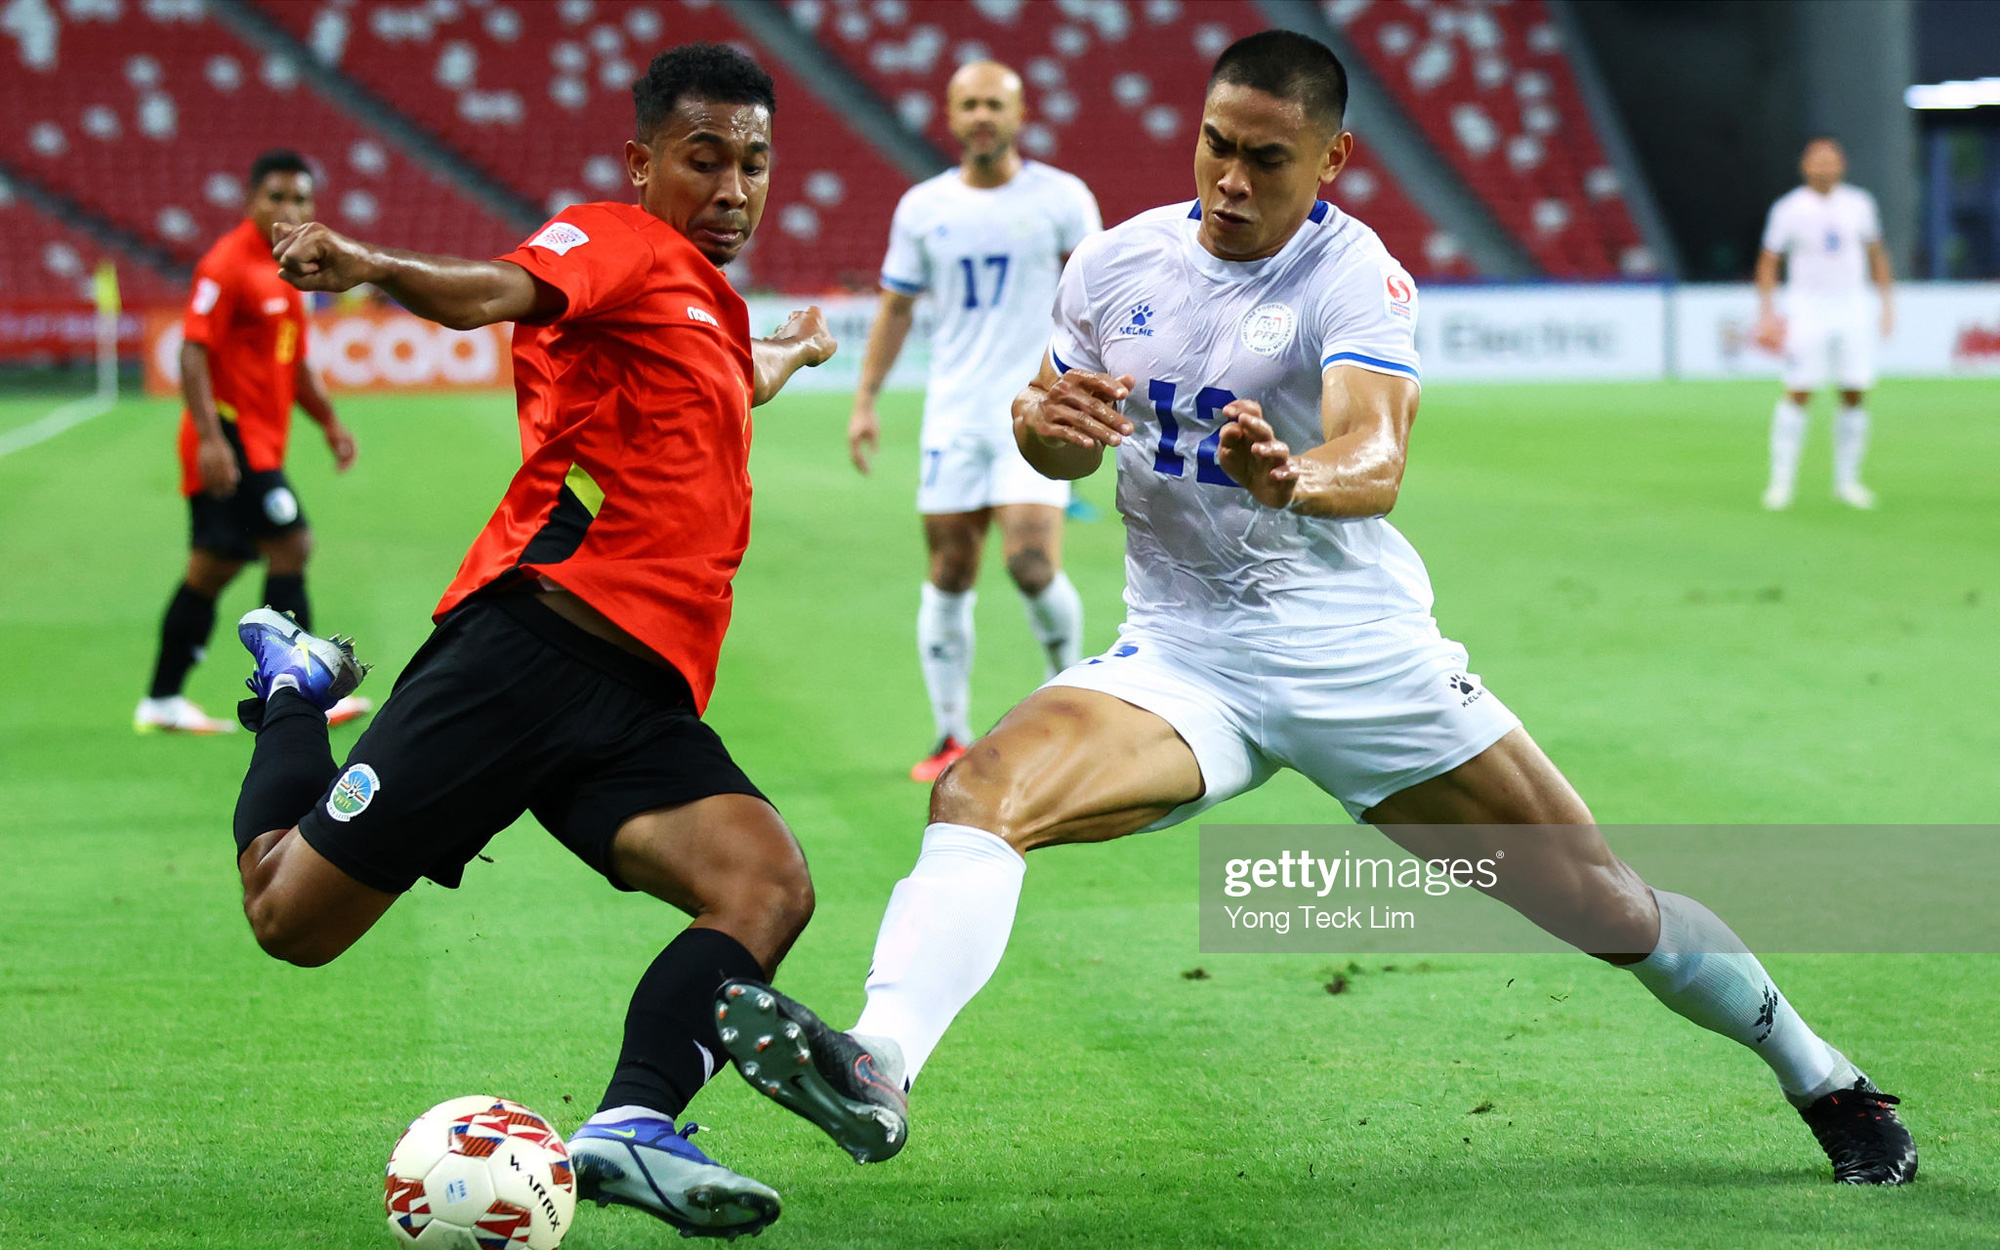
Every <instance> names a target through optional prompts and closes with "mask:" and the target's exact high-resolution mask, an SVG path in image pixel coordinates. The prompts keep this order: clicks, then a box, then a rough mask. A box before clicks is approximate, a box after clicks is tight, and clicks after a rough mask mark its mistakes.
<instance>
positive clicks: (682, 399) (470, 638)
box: [235, 44, 834, 1236]
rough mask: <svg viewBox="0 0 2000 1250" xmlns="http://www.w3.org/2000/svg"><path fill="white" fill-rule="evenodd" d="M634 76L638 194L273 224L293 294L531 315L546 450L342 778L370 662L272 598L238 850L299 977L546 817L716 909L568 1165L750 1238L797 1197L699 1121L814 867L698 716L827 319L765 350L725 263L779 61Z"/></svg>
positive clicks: (716, 1231) (567, 840)
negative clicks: (403, 900) (776, 410)
mask: <svg viewBox="0 0 2000 1250" xmlns="http://www.w3.org/2000/svg"><path fill="white" fill-rule="evenodd" d="M632 90H633V97H634V105H635V111H636V113H637V126H636V137H635V138H634V139H633V140H631V141H629V142H627V143H626V145H625V151H624V157H625V167H626V172H627V176H628V177H629V178H630V180H631V182H632V184H633V185H634V186H635V187H637V188H638V193H639V203H638V204H612V203H604V204H577V205H572V206H571V207H569V208H566V209H564V210H563V211H562V212H561V213H559V214H557V215H556V217H555V219H554V220H553V221H550V222H549V223H548V224H547V225H545V226H544V227H543V228H542V229H541V230H540V231H539V232H537V233H536V234H535V236H534V237H533V238H530V239H529V240H528V241H527V242H525V243H523V244H522V245H521V246H520V247H518V248H516V249H515V250H514V251H512V252H509V253H508V254H507V255H505V256H503V257H501V258H499V259H498V260H491V261H486V260H461V259H459V258H457V257H451V256H432V255H421V254H418V253H415V252H405V251H398V250H395V249H392V248H382V247H375V246H372V245H370V244H367V243H362V242H358V241H356V240H353V239H349V238H345V237H343V236H341V235H339V234H336V233H334V232H333V231H331V230H328V229H326V228H325V227H323V226H318V225H313V226H305V227H301V228H298V229H295V230H292V231H289V232H285V233H282V234H281V236H280V241H279V243H278V246H277V254H278V258H279V261H280V263H281V265H282V266H283V270H284V273H285V275H286V277H287V278H288V279H289V280H291V281H293V282H295V283H297V284H298V285H299V286H300V287H301V288H304V289H307V290H317V291H344V290H349V289H351V288H353V287H355V286H359V285H361V284H363V283H369V284H372V285H374V286H376V287H379V288H381V289H382V290H384V291H386V292H388V293H389V294H390V295H391V296H392V297H394V298H395V300H396V301H397V302H398V303H400V304H402V305H403V306H404V307H405V308H407V309H409V310H410V311H411V312H413V313H415V314H417V315H418V316H420V317H427V318H429V319H431V320H433V321H436V322H439V323H440V324H443V325H448V326H452V327H453V328H456V329H471V328H473V327H476V326H483V325H492V324H494V323H496V322H501V321H512V322H515V323H517V324H516V327H515V331H514V341H513V363H514V379H515V391H516V396H517V399H518V402H519V408H520V413H519V416H520V426H521V449H522V465H521V467H520V469H519V470H518V471H517V472H516V473H515V474H514V476H513V480H512V481H511V482H510V483H509V484H508V486H507V491H506V494H505V495H504V496H503V497H502V499H501V500H500V503H499V506H498V507H497V508H496V509H495V510H494V513H493V516H492V518H491V519H490V520H488V521H487V523H486V528H485V529H484V530H482V531H481V533H480V535H479V537H478V538H477V539H476V540H475V541H474V543H473V545H472V549H471V550H470V551H468V552H467V553H466V556H465V560H464V561H463V563H461V564H460V566H459V570H458V576H457V577H456V578H455V579H454V580H453V582H452V585H451V588H450V589H449V590H447V591H446V592H445V596H444V598H443V600H442V601H441V602H440V603H439V604H438V607H437V610H436V612H435V614H434V619H435V620H436V623H437V628H436V630H435V631H434V632H433V633H432V634H431V637H430V639H429V641H427V642H426V643H425V644H424V646H423V649H422V650H420V651H419V652H418V653H417V654H416V656H415V657H414V658H413V659H412V660H411V661H410V663H409V665H408V666H407V667H406V668H405V669H404V670H403V673H402V676H401V677H400V678H399V679H398V681H397V683H396V687H395V690H394V691H393V692H392V693H391V694H390V696H389V699H388V701H387V702H386V703H385V704H384V705H383V707H382V711H381V713H380V714H379V715H377V716H376V717H375V719H374V720H373V721H372V722H371V723H370V724H369V726H368V729H367V731H366V732H364V733H363V734H362V735H361V739H360V741H358V742H356V743H355V744H354V749H353V750H352V751H351V752H350V753H349V755H348V762H347V765H346V767H345V768H344V769H343V768H340V767H338V766H336V765H335V764H334V762H333V755H332V752H331V751H330V749H329V747H328V744H327V730H326V722H325V719H324V718H323V717H322V716H320V715H319V711H318V709H320V708H323V707H326V706H327V705H329V704H330V703H332V701H333V700H334V698H335V697H337V696H339V695H341V694H343V693H345V692H346V690H349V689H352V687H353V686H354V685H355V684H356V683H357V682H359V680H360V679H361V677H362V675H363V672H364V670H363V669H362V667H361V666H360V665H359V664H357V663H356V662H355V659H354V655H353V651H352V649H351V648H350V647H348V646H347V645H345V644H343V643H342V642H341V640H340V639H338V638H332V639H326V638H317V637H314V636H313V635H311V634H309V633H307V632H306V631H304V630H302V629H300V628H298V626H297V625H295V624H294V623H292V622H290V621H288V620H286V619H285V618H284V617H282V616H279V615H278V614H277V613H275V612H271V611H269V610H268V609H261V608H260V609H258V610H257V611H255V612H252V613H250V614H249V615H248V616H246V617H244V618H243V620H242V621H241V622H240V624H239V625H238V633H239V635H240V636H241V637H242V639H243V641H244V644H245V645H246V646H248V647H249V648H250V650H251V652H252V654H253V655H255V656H256V657H257V671H256V675H255V677H254V679H253V681H252V685H251V689H252V690H253V692H254V693H255V694H256V695H257V698H255V699H252V700H248V701H246V703H245V704H244V706H243V707H242V708H241V709H240V711H241V714H242V715H243V716H244V719H245V720H246V722H249V723H253V724H254V725H255V727H256V730H257V746H256V750H255V752H254V753H253V754H252V756H251V761H250V769H249V773H248V775H246V776H245V777H244V779H243V788H242V793H241V796H240V798H239V799H238V802H237V808H236V820H235V833H236V850H237V866H238V868H239V870H240V872H241V875H242V879H243V910H244V912H245V914H246V915H248V916H249V918H250V922H251V927H252V930H253V931H254V933H255V934H256V937H257V940H258V943H259V944H260V945H261V946H262V947H263V948H264V949H265V950H266V951H267V952H269V953H270V954H272V955H274V956H276V957H279V958H282V959H287V960H290V961H291V962H293V963H298V964H304V965H318V964H324V963H326V962H328V961H329V960H332V959H334V958H335V957H337V956H338V955H340V953H341V952H342V951H344V950H346V949H347V947H348V946H349V945H351V944H352V943H354V942H355V941H356V940H358V939H359V938H360V937H361V935H362V934H364V933H366V932H367V931H368V929H369V928H370V927H371V926H372V925H373V924H374V923H375V921H376V920H377V919H379V918H380V917H381V915H382V914H383V912H385V911H387V910H388V909H389V907H390V906H391V905H393V904H394V903H395V901H396V900H397V899H398V898H399V897H401V896H402V895H403V893H404V892H406V891H408V890H409V889H411V888H412V887H413V886H415V885H416V883H417V882H418V881H419V880H420V879H422V878H425V877H428V878H430V879H431V880H433V881H436V882H439V883H440V884H443V885H446V886H456V885H458V884H459V881H460V878H461V875H462V873H463V871H464V867H465V865H466V863H467V862H468V861H470V860H471V859H472V857H473V856H474V855H476V854H478V852H479V850H480V848H481V847H483V846H484V845H485V844H486V841H487V839H489V838H491V837H492V836H493V835H494V834H497V833H499V832H500V831H501V830H502V829H505V828H506V827H507V826H509V825H511V824H513V823H514V822H515V821H516V820H517V819H519V818H520V817H521V816H522V814H523V813H525V812H530V811H532V812H533V813H534V816H535V819H536V820H537V821H539V822H540V823H541V824H542V826H543V827H544V828H546V829H547V830H548V831H549V832H550V833H551V834H553V835H554V836H555V837H556V838H557V839H558V840H560V841H561V842H562V844H563V845H564V846H565V847H567V848H568V849H569V850H570V851H571V852H573V853H574V854H575V855H576V856H577V857H578V858H580V859H582V860H583V861H584V862H585V863H586V864H588V865H589V866H590V867H591V868H593V869H594V870H596V871H597V872H599V873H601V874H602V875H603V876H604V877H605V879H606V880H607V881H609V882H610V883H611V884H612V885H613V886H615V887H617V888H619V889H622V890H643V891H645V892H647V893H649V894H651V895H653V896H655V897H656V898H659V899H661V900H663V901H665V902H666V903H668V904H670V905H672V906H674V907H676V908H679V909H680V910H681V911H684V912H686V913H688V914H689V915H691V916H693V917H694V922H693V923H692V924H691V925H689V926H687V927H686V928H685V929H683V930H682V931H681V932H680V933H679V934H678V935H677V936H676V937H675V938H674V939H673V940H672V941H671V942H670V943H668V944H667V946H666V948H665V949H664V950H662V951H661V952H660V954H659V955H658V957H657V958H655V959H654V961H653V963H652V965H651V967H649V968H648V969H647V970H646V972H645V974H644V975H643V976H642V977H641V978H640V980H639V984H638V986H637V987H636V988H635V989H634V990H633V991H632V998H631V1007H630V1010H629V1012H628V1014H627V1016H626V1023H625V1040H624V1046H623V1048H622V1049H621V1050H620V1052H619V1055H618V1061H617V1066H616V1067H615V1068H614V1070H613V1072H612V1076H611V1080H610V1083H609V1085H608V1086H607V1088H606V1090H605V1093H604V1098H603V1100H602V1102H601V1103H600V1104H599V1107H598V1111H597V1114H595V1115H593V1116H592V1117H591V1118H590V1120H589V1121H588V1122H587V1123H585V1124H584V1125H583V1127H581V1128H579V1129H578V1130H577V1133H576V1136H575V1137H574V1138H573V1139H572V1140H571V1142H570V1147H569V1149H570V1158H571V1160H572V1161H573V1162H574V1163H575V1165H576V1179H577V1186H578V1191H577V1196H578V1197H579V1198H582V1199H586V1200H591V1199H594V1200H596V1201H598V1202H600V1203H611V1202H615V1203H620V1204H623V1205H627V1206H633V1207H637V1208H639V1209H641V1210H644V1211H646V1212H648V1213H649V1214H652V1215H654V1216H657V1217H658V1218H660V1219H662V1220H665V1221H667V1222H668V1223H670V1224H672V1225H673V1226H674V1227H676V1228H678V1229H680V1230H681V1231H682V1232H683V1233H685V1234H688V1235H690V1236H692V1235H695V1234H701V1235H712V1236H735V1235H739V1234H742V1233H753V1232H756V1231H757V1230H758V1229H760V1228H762V1227H764V1225H766V1224H769V1223H770V1222H771V1221H772V1220H774V1219H776V1218H778V1213H779V1200H778V1195H777V1194H776V1193H775V1192H773V1191H772V1190H771V1189H770V1188H769V1187H768V1186H765V1185H763V1184H760V1183H759V1182H757V1181H755V1180H752V1179H751V1178H749V1177H747V1176H742V1175H739V1174H737V1173H735V1172H732V1171H730V1170H729V1169H728V1168H726V1167H723V1166H722V1165H720V1164H718V1163H716V1162H715V1161H714V1160H713V1159H710V1158H709V1157H708V1156H707V1155H706V1154H704V1153H703V1152H702V1151H701V1149H700V1148H699V1147H697V1146H695V1145H694V1144H693V1143H691V1142H689V1141H688V1140H687V1138H688V1135H689V1134H691V1133H693V1131H694V1126H693V1125H688V1126H687V1127H686V1129H685V1130H679V1129H676V1127H675V1125H674V1117H676V1116H678V1115H679V1114H680V1113H681V1111H682V1109H683V1108H685V1107H686V1105H687V1103H688V1100H689V1099H690V1098H692V1097H694V1095H695V1093H696V1091H698V1090H699V1089H701V1087H702V1085H703V1084H704V1083H706V1082H707V1080H708V1079H709V1077H710V1076H712V1075H713V1074H714V1073H715V1070H716V1068H717V1067H718V1066H719V1065H720V1063H721V1062H722V1060H721V1058H720V1056H721V1043H720V1041H718V1040H717V1038H716V1036H715V1021H714V1018H713V1015H712V1013H711V1008H710V1006H709V1003H710V1000H711V998H712V996H713V995H714V993H715V991H716V988H717V987H718V986H719V985H720V984H721V983H722V981H723V980H724V978H726V977H731V976H757V975H769V974H770V973H771V972H773V971H775V970H776V968H777V966H778V962H779V961H780V960H781V959H783V958H784V955H785V951H786V950H787V949H789V948H790V946H791V944H792V942H793V940H794V939H795V938H797V937H798V935H799V931H800V930H801V929H803V928H804V927H805V924H806V920H807V918H808V917H810V916H811V914H812V907H813V896H812V880H811V877H810V876H809V874H808V873H807V871H806V863H805V857H804V855H803V854H802V853H801V852H800V851H799V846H798V843H797V842H796V841H794V840H793V838H792V833H791V830H790V829H788V828H786V826H785V822H784V821H783V820H782V819H780V818H779V816H778V813H777V811H776V810H775V809H774V808H773V807H772V806H771V804H770V803H769V802H767V801H766V800H765V799H764V796H763V795H762V794H761V793H759V792H758V790H757V787H756V786H755V785H754V784H752V783H751V781H750V779H749V778H748V777H746V776H744V774H743V770H742V769H740V768H738V767H737V766H736V764H735V762H734V761H733V760H731V759H730V757H729V751H728V749H727V748H726V747H725V746H724V745H723V743H722V740H721V739H720V738H719V737H717V736H716V734H715V731H714V730H713V729H710V728H709V727H708V725H707V724H706V723H704V722H703V721H702V720H701V713H702V712H703V711H704V710H705V708H706V706H707V703H708V696H709V692H710V690H712V689H713V687H714V684H715V665H716V658H717V655H718V653H719V652H720V650H721V647H722V639H723V634H724V633H725V631H726V630H727V629H728V626H729V617H730V604H731V597H732V591H731V582H732V579H733V578H734V577H735V574H736V569H737V567H738V565H739V564H740V563H741V562H742V558H743V551H744V548H745V546H746V545H747V544H748V542H749V540H750V470H749V460H750V435H751V412H750V410H751V408H752V407H753V406H754V405H757V404H762V403H764V402H766V401H767V400H769V399H770V398H771V397H772V396H773V395H775V394H776V393H777V392H778V389H779V388H780V387H782V386H783V385H784V384H785V381H786V380H787V379H788V378H790V377H791V375H792V374H793V373H794V372H795V371H796V370H798V369H800V368H802V367H805V366H809V365H816V364H818V363H820V362H821V361H823V360H825V359H826V358H827V357H829V356H831V355H832V354H833V349H834V344H833V340H832V338H831V336H830V335H829V334H828V333H827V331H826V322H825V319H824V318H822V317H821V316H820V315H819V312H818V310H817V309H813V310H810V311H808V312H804V313H797V314H794V315H793V317H792V318H791V319H790V320H789V321H788V322H787V323H786V325H785V327H784V328H783V329H781V330H780V331H779V333H778V336H777V337H775V338H772V339H761V340H756V341H754V342H753V341H752V339H751V338H750V313H749V309H748V307H747V306H746V305H745V304H744V302H743V297H742V296H740V295H738V294H737V293H736V292H735V290H733V289H732V288H731V286H730V284H729V280H728V279H727V278H726V277H724V276H723V274H722V271H721V269H720V268H719V266H722V265H725V264H727V263H729V262H730V261H732V260H734V259H735V258H736V256H737V255H738V254H739V253H740V252H741V251H742V250H743V248H744V247H745V245H747V244H748V243H749V242H750V238H751V236H752V235H753V234H754V233H755V231H756V228H757V223H758V220H759V218H760V217H761V216H762V214H763V211H764V202H765V197H766V194H767V192H768V190H769V186H770V183H769V175H770V169H771V124H772V114H773V112H774V111H775V107H776V100H775V96H774V91H773V86H772V83H771V79H770V76H769V75H767V74H765V73H764V71H763V70H762V69H761V68H759V67H758V66H757V64H756V63H755V62H754V61H752V60H751V59H750V58H749V57H747V56H745V55H743V54H742V53H741V52H738V51H736V50H735V49H733V48H728V47H723V46H720V45H717V44H691V45H688V46H686V47H680V48H674V49H671V50H669V51H666V52H662V53H660V54H659V56H657V57H655V58H654V60H653V62H652V64H651V66H650V68H649V69H648V70H647V72H646V75H645V77H644V78H642V79H640V80H639V82H638V83H636V84H635V85H634V86H633V89H632ZM578 971H579V974H580V975H583V976H586V977H588V976H591V975H593V973H594V971H595V970H594V969H592V968H588V967H586V968H580V969H579V970H578Z"/></svg>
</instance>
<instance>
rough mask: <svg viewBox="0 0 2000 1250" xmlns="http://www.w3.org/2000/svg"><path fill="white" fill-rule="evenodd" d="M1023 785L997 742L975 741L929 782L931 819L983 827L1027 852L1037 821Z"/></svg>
mask: <svg viewBox="0 0 2000 1250" xmlns="http://www.w3.org/2000/svg"><path fill="white" fill-rule="evenodd" d="M1023 789H1024V788H1023V787H1022V785H1021V784H1020V779H1019V777H1018V775H1017V773H1016V770H1014V769H1013V768H1012V767H1010V766H1009V765H1008V763H1007V761H1006V759H1005V758H1004V756H1003V753H1002V752H1001V751H1000V750H999V749H998V748H997V747H994V746H992V745H989V744H986V743H981V742H975V743H973V744H972V747H971V749H969V750H968V751H966V753H965V754H964V755H961V756H959V757H958V759H957V760H955V761H953V763H952V765H951V767H949V768H947V769H945V770H944V772H943V773H942V774H941V775H940V776H939V777H938V779H937V783H936V784H935V785H934V786H932V787H931V823H932V824H951V825H970V826H971V827H972V828H974V829H984V830H985V831H986V832H988V833H991V834H994V835H996V836H998V837H1001V838H1005V839H1006V840H1007V841H1008V842H1009V843H1011V844H1013V846H1014V848H1015V849H1016V850H1022V851H1025V850H1026V849H1027V844H1030V843H1032V838H1033V834H1034V832H1035V825H1034V822H1033V821H1032V820H1030V819H1028V816H1027V809H1028V803H1027V796H1026V794H1025V793H1024V792H1023Z"/></svg>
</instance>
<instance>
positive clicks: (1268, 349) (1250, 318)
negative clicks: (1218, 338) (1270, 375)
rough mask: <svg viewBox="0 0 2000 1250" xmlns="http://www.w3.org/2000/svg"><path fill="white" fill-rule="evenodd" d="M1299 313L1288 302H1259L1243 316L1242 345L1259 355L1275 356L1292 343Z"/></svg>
mask: <svg viewBox="0 0 2000 1250" xmlns="http://www.w3.org/2000/svg"><path fill="white" fill-rule="evenodd" d="M1298 329H1299V315H1298V314H1297V313H1295V312H1293V311H1292V306H1291V305H1290V304H1280V303H1275V302H1274V303H1269V304H1259V305H1257V307H1255V308H1253V309H1251V310H1250V311H1249V312H1248V313H1245V314H1244V316H1243V329H1242V335H1243V346H1245V347H1247V348H1249V349H1250V350H1251V351H1253V352H1256V353H1257V354H1258V355H1259V356H1275V355H1277V354H1278V353H1279V352H1281V351H1284V350H1285V349H1286V348H1287V347H1290V346H1291V345H1292V337H1293V336H1294V335H1296V334H1297V333H1298Z"/></svg>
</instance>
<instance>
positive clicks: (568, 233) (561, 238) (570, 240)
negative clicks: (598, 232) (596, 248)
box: [522, 221, 590, 256]
mask: <svg viewBox="0 0 2000 1250" xmlns="http://www.w3.org/2000/svg"><path fill="white" fill-rule="evenodd" d="M588 242H590V236H589V235H587V234H585V233H584V232H583V231H581V230H579V229H577V228H576V227H575V226H572V225H571V224H569V223H568V222H566V221H552V222H550V223H549V224H548V225H546V226H543V227H542V232H541V233H540V234H538V235H536V236H535V237H534V238H532V239H529V240H528V241H527V242H526V243H524V244H522V246H523V247H545V248H547V249H548V250H549V251H551V252H554V253H555V254H556V255H558V256H562V255H564V254H566V253H567V252H568V251H569V249H571V248H573V247H580V246H582V245H583V244H585V243H588Z"/></svg>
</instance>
